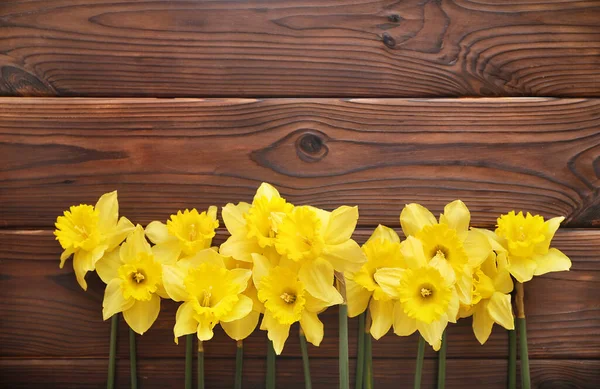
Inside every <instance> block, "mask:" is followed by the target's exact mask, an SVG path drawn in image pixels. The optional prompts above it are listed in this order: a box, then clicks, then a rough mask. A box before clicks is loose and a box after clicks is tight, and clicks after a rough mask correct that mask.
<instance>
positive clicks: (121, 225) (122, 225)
mask: <svg viewBox="0 0 600 389" xmlns="http://www.w3.org/2000/svg"><path fill="white" fill-rule="evenodd" d="M134 229H135V227H134V225H133V223H132V222H130V221H129V219H127V218H126V217H122V218H120V219H119V222H118V223H117V226H116V227H115V228H113V229H112V230H111V231H110V233H108V234H107V236H106V244H107V245H108V250H114V249H115V248H116V247H117V246H118V245H120V244H121V242H123V240H125V238H127V237H128V236H129V234H131V233H132V232H133V230H134Z"/></svg>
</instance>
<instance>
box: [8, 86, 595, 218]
mask: <svg viewBox="0 0 600 389" xmlns="http://www.w3.org/2000/svg"><path fill="white" fill-rule="evenodd" d="M262 181H268V182H271V183H272V184H274V185H275V186H277V187H278V188H279V189H280V190H281V193H282V194H283V195H284V196H285V197H287V198H288V199H289V200H290V201H292V202H294V203H296V204H307V203H310V204H313V205H316V206H319V207H322V208H326V209H333V208H335V207H338V206H340V205H343V204H350V205H352V204H356V205H359V207H360V213H361V218H360V223H361V225H365V226H372V225H376V224H378V223H384V224H388V225H391V226H397V225H398V224H399V222H398V215H399V213H400V211H401V209H402V207H403V206H404V204H407V203H409V202H421V203H422V204H424V205H426V206H427V207H429V208H430V209H432V211H433V212H434V213H436V214H439V213H440V212H441V211H442V209H443V206H444V204H446V203H447V202H450V201H452V200H454V199H456V198H461V199H462V200H463V201H465V202H466V204H467V205H468V206H469V208H470V209H471V211H472V213H473V217H472V221H473V223H474V224H475V225H479V226H488V227H489V226H493V225H494V224H495V223H496V218H497V217H498V216H499V214H500V213H503V212H507V211H509V210H512V209H517V210H518V209H523V210H526V211H530V212H532V213H539V214H542V215H544V216H546V217H551V216H559V215H564V216H566V217H567V220H566V223H567V225H568V226H571V227H590V226H596V225H600V196H599V193H600V190H599V188H600V100H598V99H588V100H586V99H542V98H507V99H435V100H427V99H351V100H336V99H267V100H253V99H225V100H219V99H216V100H197V99H173V100H165V99H44V98H26V99H25V98H23V99H11V98H0V226H1V227H5V228H19V227H40V228H51V227H52V226H53V223H54V221H55V218H56V216H57V215H59V214H61V213H62V211H63V210H64V209H67V208H68V207H69V206H70V205H72V204H78V203H80V202H85V203H91V204H93V203H94V202H95V201H96V199H97V198H98V197H99V196H100V195H101V194H102V193H104V192H108V191H112V190H115V189H118V190H119V198H120V204H121V211H122V214H124V215H127V216H128V217H129V218H130V219H131V220H133V221H134V222H138V223H143V224H146V223H148V222H149V221H151V220H166V219H167V218H168V216H169V214H170V213H173V212H174V211H176V210H177V209H183V208H191V207H198V208H206V207H208V206H209V205H212V204H215V205H218V206H223V205H225V204H226V203H227V202H238V201H250V200H251V199H252V196H253V193H254V191H255V190H256V188H257V187H258V186H259V185H260V183H261V182H262Z"/></svg>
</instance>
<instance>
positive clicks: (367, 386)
mask: <svg viewBox="0 0 600 389" xmlns="http://www.w3.org/2000/svg"><path fill="white" fill-rule="evenodd" d="M372 345H373V338H372V337H371V333H370V332H369V331H368V330H366V331H365V373H364V384H363V387H364V389H373V347H372Z"/></svg>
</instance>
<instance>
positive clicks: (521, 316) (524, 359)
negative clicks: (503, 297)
mask: <svg viewBox="0 0 600 389" xmlns="http://www.w3.org/2000/svg"><path fill="white" fill-rule="evenodd" d="M516 289H517V295H516V296H515V303H516V306H517V327H518V328H519V344H520V351H521V388H522V389H530V388H531V377H530V375H529V351H528V349H527V322H526V320H525V303H524V299H525V291H524V288H523V284H522V283H521V282H517V283H516Z"/></svg>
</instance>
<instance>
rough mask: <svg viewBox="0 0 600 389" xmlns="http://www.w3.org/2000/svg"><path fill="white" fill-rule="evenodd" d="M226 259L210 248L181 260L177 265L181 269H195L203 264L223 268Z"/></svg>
mask: <svg viewBox="0 0 600 389" xmlns="http://www.w3.org/2000/svg"><path fill="white" fill-rule="evenodd" d="M226 259H227V258H226V257H224V256H222V255H221V254H219V253H218V252H216V251H215V250H213V249H212V248H208V249H202V250H200V251H198V252H197V253H196V254H194V255H192V256H191V257H186V258H182V259H180V260H179V261H178V262H177V265H178V266H179V267H181V268H183V269H186V270H189V269H195V268H197V267H199V266H200V265H202V264H203V263H206V264H209V265H214V266H217V267H223V268H225V267H226V266H225V260H226Z"/></svg>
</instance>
